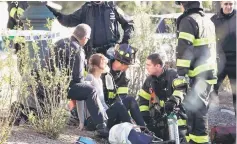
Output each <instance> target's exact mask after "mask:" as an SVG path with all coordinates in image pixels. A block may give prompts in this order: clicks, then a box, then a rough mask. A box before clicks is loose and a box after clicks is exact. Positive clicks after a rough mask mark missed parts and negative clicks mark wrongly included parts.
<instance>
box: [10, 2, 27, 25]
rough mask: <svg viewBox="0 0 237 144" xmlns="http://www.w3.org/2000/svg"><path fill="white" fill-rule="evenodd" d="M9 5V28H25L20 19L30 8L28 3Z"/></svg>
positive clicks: (12, 3)
mask: <svg viewBox="0 0 237 144" xmlns="http://www.w3.org/2000/svg"><path fill="white" fill-rule="evenodd" d="M7 4H8V12H9V19H8V23H7V28H9V29H14V27H15V26H23V23H22V22H21V21H20V19H19V18H20V16H21V15H22V14H23V12H24V11H25V9H26V8H27V7H28V3H27V2H26V1H8V2H7Z"/></svg>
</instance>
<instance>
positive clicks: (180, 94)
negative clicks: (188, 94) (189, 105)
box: [173, 90, 184, 101]
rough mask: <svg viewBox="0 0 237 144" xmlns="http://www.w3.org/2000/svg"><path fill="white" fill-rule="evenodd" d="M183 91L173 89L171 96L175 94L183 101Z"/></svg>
mask: <svg viewBox="0 0 237 144" xmlns="http://www.w3.org/2000/svg"><path fill="white" fill-rule="evenodd" d="M183 95H184V93H183V92H182V91H179V90H175V91H174V92H173V96H177V97H179V98H180V99H181V101H183V99H184V96H183Z"/></svg>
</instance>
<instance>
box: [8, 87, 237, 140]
mask: <svg viewBox="0 0 237 144" xmlns="http://www.w3.org/2000/svg"><path fill="white" fill-rule="evenodd" d="M211 99H212V103H211V105H210V108H209V129H210V128H212V127H213V126H217V125H221V126H227V125H228V126H230V125H236V119H235V116H234V115H232V114H230V113H231V112H232V113H233V104H232V96H231V94H230V92H227V91H223V92H221V93H220V94H219V97H217V96H212V98H211ZM223 109H227V110H230V113H228V112H221V111H223ZM79 136H88V137H91V138H93V139H96V141H97V142H98V143H99V144H104V143H105V142H104V141H103V140H100V139H98V138H96V137H95V135H94V133H93V132H88V131H79V129H77V128H76V127H67V128H66V129H65V130H64V132H63V133H62V134H60V136H59V138H58V139H57V140H52V139H49V138H47V137H46V136H44V135H42V134H38V133H37V132H35V131H34V130H33V129H31V128H30V127H27V126H20V127H14V128H13V131H12V134H11V136H10V137H9V139H8V142H7V144H46V143H48V144H72V143H75V141H76V140H77V139H78V137H79Z"/></svg>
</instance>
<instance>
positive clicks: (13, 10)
mask: <svg viewBox="0 0 237 144" xmlns="http://www.w3.org/2000/svg"><path fill="white" fill-rule="evenodd" d="M16 11H17V8H15V7H14V8H12V9H11V11H10V17H12V18H14V15H15V13H16Z"/></svg>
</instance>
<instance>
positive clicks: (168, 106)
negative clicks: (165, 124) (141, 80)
mask: <svg viewBox="0 0 237 144" xmlns="http://www.w3.org/2000/svg"><path fill="white" fill-rule="evenodd" d="M175 107H176V103H175V102H174V101H170V100H169V101H167V102H166V104H165V112H166V113H167V114H170V113H171V112H173V111H174V109H175Z"/></svg>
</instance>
